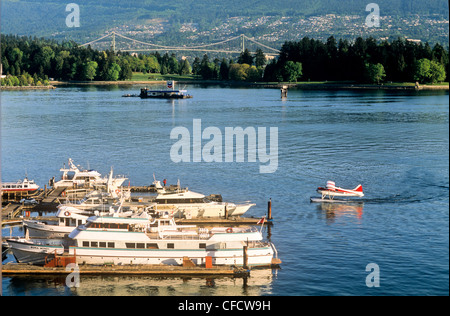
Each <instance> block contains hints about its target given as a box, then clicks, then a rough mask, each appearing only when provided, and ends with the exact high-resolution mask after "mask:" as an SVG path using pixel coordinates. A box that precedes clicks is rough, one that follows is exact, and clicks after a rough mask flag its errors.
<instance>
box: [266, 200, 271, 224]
mask: <svg viewBox="0 0 450 316" xmlns="http://www.w3.org/2000/svg"><path fill="white" fill-rule="evenodd" d="M267 219H268V220H272V198H270V200H269V202H268V203H267Z"/></svg>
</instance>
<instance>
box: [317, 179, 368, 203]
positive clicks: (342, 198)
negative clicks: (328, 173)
mask: <svg viewBox="0 0 450 316" xmlns="http://www.w3.org/2000/svg"><path fill="white" fill-rule="evenodd" d="M317 193H320V194H321V195H322V196H321V197H320V198H318V197H311V202H349V201H353V200H349V199H346V198H348V197H363V196H364V193H363V188H362V185H361V184H359V185H358V186H357V187H356V188H354V189H353V190H350V189H343V188H340V187H337V186H336V184H335V182H334V181H327V186H326V187H325V188H323V187H318V188H317Z"/></svg>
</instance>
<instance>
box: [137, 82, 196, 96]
mask: <svg viewBox="0 0 450 316" xmlns="http://www.w3.org/2000/svg"><path fill="white" fill-rule="evenodd" d="M174 87H175V84H174V82H173V81H167V88H168V89H167V90H149V89H147V88H142V89H141V94H140V95H139V96H140V97H141V99H150V98H155V99H191V98H192V95H190V94H188V93H187V90H175V89H174Z"/></svg>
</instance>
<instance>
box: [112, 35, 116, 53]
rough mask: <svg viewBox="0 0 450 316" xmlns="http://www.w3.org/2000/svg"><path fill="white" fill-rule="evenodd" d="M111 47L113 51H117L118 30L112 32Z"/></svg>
mask: <svg viewBox="0 0 450 316" xmlns="http://www.w3.org/2000/svg"><path fill="white" fill-rule="evenodd" d="M111 48H112V50H113V53H114V54H115V53H116V32H112V40H111Z"/></svg>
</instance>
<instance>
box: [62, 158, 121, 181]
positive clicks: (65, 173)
mask: <svg viewBox="0 0 450 316" xmlns="http://www.w3.org/2000/svg"><path fill="white" fill-rule="evenodd" d="M60 171H61V172H62V176H61V180H59V181H57V182H55V183H54V185H53V186H54V187H55V188H67V187H93V186H96V185H97V186H100V185H103V186H106V185H109V186H114V187H115V188H118V187H120V186H121V185H122V183H123V182H124V181H125V180H126V179H127V178H125V177H116V178H112V170H111V173H110V176H109V177H102V175H101V174H100V173H99V172H98V171H95V170H92V169H89V170H88V169H81V170H80V169H79V168H78V167H77V166H76V165H75V164H74V163H73V160H72V159H71V158H69V163H68V168H66V166H65V164H64V166H63V168H61V169H60Z"/></svg>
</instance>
